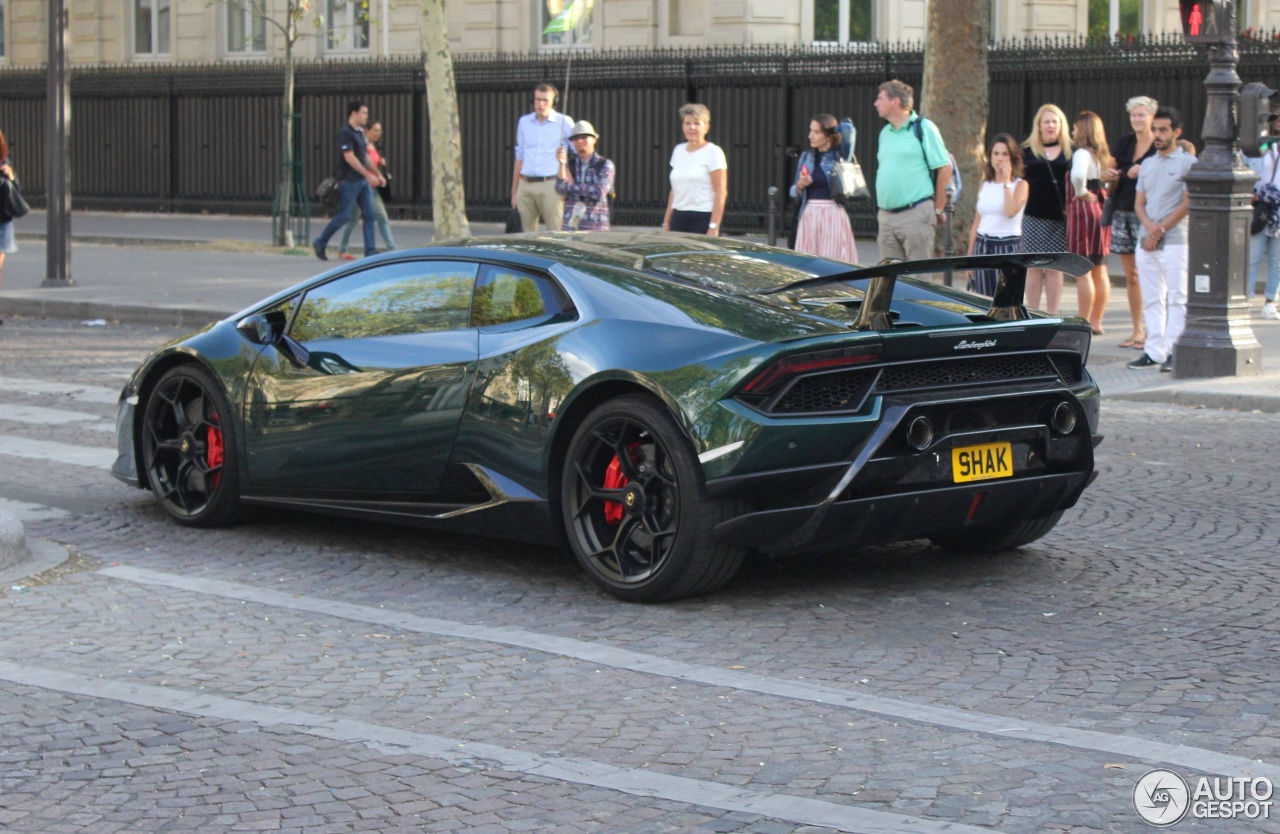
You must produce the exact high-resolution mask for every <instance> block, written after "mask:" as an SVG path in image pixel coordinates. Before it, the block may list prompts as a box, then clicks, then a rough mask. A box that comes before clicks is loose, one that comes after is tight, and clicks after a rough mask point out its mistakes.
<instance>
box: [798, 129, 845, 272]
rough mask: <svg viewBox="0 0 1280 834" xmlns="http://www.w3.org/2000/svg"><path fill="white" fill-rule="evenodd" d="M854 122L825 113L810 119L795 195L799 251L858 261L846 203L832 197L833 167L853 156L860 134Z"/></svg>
mask: <svg viewBox="0 0 1280 834" xmlns="http://www.w3.org/2000/svg"><path fill="white" fill-rule="evenodd" d="M856 135H857V134H856V132H855V131H854V128H853V122H852V121H850V120H848V119H846V120H845V121H844V122H841V123H837V122H836V117H835V116H831V115H828V114H826V113H823V114H821V115H818V116H814V117H813V121H811V122H809V148H810V149H809V150H807V151H805V152H804V153H802V154H800V161H799V162H797V163H796V178H795V182H794V184H793V185H792V186H791V196H792V197H793V198H795V199H797V200H799V201H800V209H799V210H798V211H797V212H796V222H797V224H798V226H797V228H796V251H797V252H807V253H808V254H810V255H817V256H818V257H820V258H830V259H832V260H836V261H845V262H846V263H857V261H858V247H857V246H856V245H855V244H854V242H853V226H851V225H850V224H849V214H848V212H846V211H845V210H844V206H842V205H840V204H839V203H837V202H836V201H835V200H833V199H832V198H831V185H830V182H831V170H832V168H834V167H835V164H836V160H837V159H850V158H851V157H852V154H853V140H854V137H855V136H856Z"/></svg>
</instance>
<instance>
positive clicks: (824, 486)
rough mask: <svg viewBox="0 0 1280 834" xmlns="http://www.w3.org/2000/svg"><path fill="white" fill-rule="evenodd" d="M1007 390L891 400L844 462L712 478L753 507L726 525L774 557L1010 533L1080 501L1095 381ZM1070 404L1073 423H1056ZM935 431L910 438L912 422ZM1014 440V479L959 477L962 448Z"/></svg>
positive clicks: (726, 531) (722, 492)
mask: <svg viewBox="0 0 1280 834" xmlns="http://www.w3.org/2000/svg"><path fill="white" fill-rule="evenodd" d="M1079 393H1083V394H1085V396H1079V395H1078V394H1077V393H1075V392H1068V391H1065V390H1063V389H1060V388H1059V389H1050V390H1040V391H1035V392H1027V391H1020V392H1017V393H1005V394H1003V395H992V394H988V395H986V396H973V397H957V398H954V399H949V400H948V399H943V400H939V399H936V398H934V399H930V398H927V397H903V398H900V399H897V400H888V399H886V400H885V401H884V403H883V409H882V412H881V415H880V417H881V419H880V420H879V422H878V423H877V425H876V426H875V429H874V430H873V432H872V433H871V434H870V436H868V437H867V438H866V439H865V440H864V442H862V443H861V444H859V445H858V447H857V448H856V449H854V450H853V451H852V452H851V453H849V454H848V455H847V456H844V455H842V456H841V457H842V458H843V459H833V460H829V461H828V462H825V463H820V464H813V463H811V464H808V465H804V466H799V467H795V468H787V469H774V470H772V471H765V472H752V473H748V474H742V475H730V476H726V477H722V478H713V479H711V480H708V482H707V490H708V492H709V493H710V494H711V495H712V496H716V497H729V496H736V497H739V498H742V499H745V500H746V501H747V502H748V504H749V506H751V507H753V510H752V511H751V512H748V513H746V514H743V515H741V516H738V517H736V518H733V519H729V520H727V521H724V522H722V523H720V524H719V525H717V526H716V528H715V533H716V535H717V536H718V537H719V538H720V539H722V540H724V541H726V542H730V543H733V544H738V545H743V546H747V547H753V548H756V549H759V550H762V551H765V552H769V553H779V554H787V553H801V552H811V551H823V550H833V549H847V548H849V547H853V546H857V545H863V544H880V543H887V542H894V541H904V540H909V539H917V538H928V537H932V536H941V535H951V534H955V533H963V532H965V531H966V530H1000V529H1003V528H1006V527H1008V526H1010V525H1013V524H1018V523H1022V522H1025V521H1028V520H1031V519H1037V518H1043V517H1046V516H1049V515H1051V514H1053V513H1055V512H1058V511H1060V510H1064V509H1067V508H1069V507H1071V506H1073V505H1075V503H1076V501H1078V500H1079V498H1080V495H1081V494H1082V493H1083V492H1084V490H1085V488H1086V487H1087V486H1088V485H1089V484H1090V483H1092V481H1093V479H1094V477H1095V472H1094V460H1093V449H1094V447H1095V446H1096V445H1097V443H1098V442H1100V440H1101V437H1100V436H1099V435H1097V434H1096V433H1095V431H1096V428H1097V398H1096V388H1095V389H1091V390H1086V391H1084V392H1079ZM1063 404H1066V405H1067V406H1069V408H1070V411H1071V412H1072V413H1073V414H1074V415H1075V420H1074V426H1073V427H1071V428H1068V427H1067V426H1066V425H1063V424H1060V423H1057V424H1056V423H1055V421H1054V419H1053V418H1052V414H1053V413H1054V411H1055V409H1059V408H1061V406H1062V405H1063ZM922 417H923V418H925V419H927V420H928V421H929V422H930V424H931V425H932V426H933V427H934V429H935V431H936V433H935V434H934V435H933V439H932V441H931V442H929V443H927V444H924V445H925V448H919V447H918V445H919V444H918V445H917V446H913V445H912V438H911V435H910V433H909V431H908V426H909V425H910V424H911V423H912V422H913V421H916V420H919V419H920V418H922ZM988 443H1007V444H1009V454H1010V458H1011V461H1012V475H1011V476H1008V477H1003V478H993V479H989V480H981V481H969V482H963V483H957V482H956V478H957V476H956V474H955V473H954V472H953V471H952V450H953V449H957V448H963V447H969V446H975V445H979V444H988Z"/></svg>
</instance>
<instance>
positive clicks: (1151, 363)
mask: <svg viewBox="0 0 1280 834" xmlns="http://www.w3.org/2000/svg"><path fill="white" fill-rule="evenodd" d="M1159 364H1160V363H1159V362H1157V361H1156V360H1154V359H1152V358H1151V357H1150V356H1148V355H1147V354H1145V353H1144V354H1142V355H1141V356H1139V357H1138V358H1137V359H1135V360H1133V361H1132V362H1130V363H1128V364H1127V365H1125V367H1126V368H1133V369H1135V370H1138V369H1141V368H1154V367H1155V366H1156V365H1159Z"/></svg>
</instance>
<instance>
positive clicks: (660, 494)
mask: <svg viewBox="0 0 1280 834" xmlns="http://www.w3.org/2000/svg"><path fill="white" fill-rule="evenodd" d="M561 483H562V486H561V511H562V514H563V520H564V525H565V530H566V533H567V538H568V540H569V545H570V547H571V548H572V549H573V553H574V556H576V557H577V559H578V563H579V564H581V565H582V567H583V568H584V569H585V570H586V572H587V575H588V576H589V577H590V578H591V580H592V581H593V582H595V583H596V584H597V585H599V586H600V587H602V588H604V589H605V590H607V591H609V592H610V593H612V594H613V595H615V596H617V597H619V598H621V599H625V600H629V601H632V602H661V601H664V600H671V599H679V598H681V597H690V596H697V595H699V594H705V593H709V592H710V591H713V590H715V589H716V588H719V587H721V586H722V585H724V584H725V583H726V582H728V581H729V580H730V579H732V578H733V576H734V574H735V573H737V571H738V568H739V567H740V566H741V565H742V560H743V557H744V555H745V551H744V550H743V549H742V548H739V547H733V546H730V545H726V544H724V543H720V542H716V541H715V540H714V539H713V538H712V536H711V529H712V527H714V526H715V524H717V523H719V522H720V521H722V520H724V519H726V518H729V517H731V516H732V514H733V513H734V512H735V510H736V509H737V506H736V504H735V503H734V502H728V501H723V500H717V499H713V498H711V497H710V496H708V495H707V494H706V489H705V487H704V484H703V481H702V472H701V468H700V467H699V466H698V464H697V461H696V459H695V456H694V451H693V448H692V445H691V444H690V443H689V441H688V439H687V438H686V437H685V435H684V434H683V432H681V431H680V428H679V426H677V425H676V422H675V420H674V419H672V417H671V414H670V413H669V412H668V411H667V409H666V408H665V407H663V406H662V404H661V403H658V402H655V401H654V400H653V399H651V398H649V397H645V396H640V395H630V396H625V397H619V398H618V399H616V400H612V401H610V402H607V403H605V404H604V405H601V406H599V407H597V408H596V409H595V410H594V411H592V412H591V413H590V414H588V415H587V418H586V419H585V420H583V422H582V424H581V425H580V426H579V427H578V429H577V431H575V432H574V436H573V440H572V441H571V442H570V443H569V449H568V452H567V454H566V456H565V461H564V476H563V478H562V479H561Z"/></svg>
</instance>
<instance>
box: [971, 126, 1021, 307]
mask: <svg viewBox="0 0 1280 834" xmlns="http://www.w3.org/2000/svg"><path fill="white" fill-rule="evenodd" d="M1016 148H1018V140H1017V139H1014V138H1013V137H1012V136H1010V135H1009V134H1007V133H997V134H996V137H995V138H994V139H992V140H991V147H990V148H988V149H987V157H986V159H984V160H983V162H982V174H983V180H984V182H983V183H982V188H981V189H979V191H978V204H977V206H976V207H975V211H974V217H973V225H971V226H970V227H969V254H970V255H1008V254H1009V253H1011V252H1017V251H1018V245H1019V243H1021V242H1022V213H1023V211H1025V210H1026V208H1027V195H1028V193H1029V192H1030V188H1029V187H1028V186H1027V181H1026V180H1024V179H1022V152H1021V150H1018V152H1017V153H1015V152H1014V150H1015V149H1016ZM999 279H1000V271H999V270H996V269H975V270H973V271H971V272H970V273H969V287H968V288H969V290H970V292H977V293H982V294H983V295H995V294H996V285H997V284H998V283H999Z"/></svg>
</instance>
